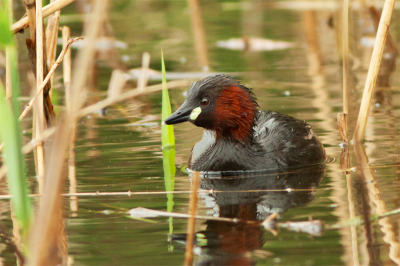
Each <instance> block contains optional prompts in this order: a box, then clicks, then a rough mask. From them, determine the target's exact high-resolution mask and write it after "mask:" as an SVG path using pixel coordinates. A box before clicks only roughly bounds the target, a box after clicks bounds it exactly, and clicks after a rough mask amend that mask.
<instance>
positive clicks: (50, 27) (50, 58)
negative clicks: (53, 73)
mask: <svg viewBox="0 0 400 266" xmlns="http://www.w3.org/2000/svg"><path fill="white" fill-rule="evenodd" d="M53 2H55V0H51V3H53ZM59 18H60V11H56V12H55V13H54V14H51V15H50V16H49V18H48V20H47V21H48V22H47V28H46V51H47V62H46V64H47V69H50V68H51V67H52V66H53V64H54V61H55V60H56V52H57V38H58V21H59ZM50 82H51V87H50V91H49V95H50V98H51V95H52V92H53V77H52V78H51V79H50Z"/></svg>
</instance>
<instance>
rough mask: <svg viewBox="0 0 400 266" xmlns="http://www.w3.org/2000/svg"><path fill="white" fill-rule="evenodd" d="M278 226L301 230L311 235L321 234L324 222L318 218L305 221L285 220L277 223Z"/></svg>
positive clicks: (296, 230) (295, 230)
mask: <svg viewBox="0 0 400 266" xmlns="http://www.w3.org/2000/svg"><path fill="white" fill-rule="evenodd" d="M277 226H278V227H279V228H285V229H288V230H290V231H294V232H303V233H307V234H310V235H313V236H321V235H322V233H323V231H324V224H323V223H322V221H320V220H313V221H305V222H286V223H279V224H277Z"/></svg>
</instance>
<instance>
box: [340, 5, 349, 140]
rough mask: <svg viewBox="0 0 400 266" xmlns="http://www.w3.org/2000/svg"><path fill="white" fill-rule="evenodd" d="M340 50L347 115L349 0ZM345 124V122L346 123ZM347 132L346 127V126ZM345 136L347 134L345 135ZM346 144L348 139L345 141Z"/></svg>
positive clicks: (343, 20) (345, 6)
mask: <svg viewBox="0 0 400 266" xmlns="http://www.w3.org/2000/svg"><path fill="white" fill-rule="evenodd" d="M342 50H343V55H342V56H343V113H345V114H349V84H350V82H349V80H350V77H349V71H350V69H349V0H343V16H342ZM346 122H347V121H346ZM346 130H347V126H346ZM346 134H347V133H346ZM346 143H348V139H347V141H346Z"/></svg>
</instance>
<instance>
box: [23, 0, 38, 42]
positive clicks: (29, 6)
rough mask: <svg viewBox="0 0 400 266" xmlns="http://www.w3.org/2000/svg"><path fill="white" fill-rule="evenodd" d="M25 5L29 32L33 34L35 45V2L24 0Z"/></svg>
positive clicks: (33, 0)
mask: <svg viewBox="0 0 400 266" xmlns="http://www.w3.org/2000/svg"><path fill="white" fill-rule="evenodd" d="M24 5H25V8H26V13H27V15H28V16H27V17H26V19H27V24H29V31H30V34H31V40H32V42H33V43H35V40H36V10H35V0H24Z"/></svg>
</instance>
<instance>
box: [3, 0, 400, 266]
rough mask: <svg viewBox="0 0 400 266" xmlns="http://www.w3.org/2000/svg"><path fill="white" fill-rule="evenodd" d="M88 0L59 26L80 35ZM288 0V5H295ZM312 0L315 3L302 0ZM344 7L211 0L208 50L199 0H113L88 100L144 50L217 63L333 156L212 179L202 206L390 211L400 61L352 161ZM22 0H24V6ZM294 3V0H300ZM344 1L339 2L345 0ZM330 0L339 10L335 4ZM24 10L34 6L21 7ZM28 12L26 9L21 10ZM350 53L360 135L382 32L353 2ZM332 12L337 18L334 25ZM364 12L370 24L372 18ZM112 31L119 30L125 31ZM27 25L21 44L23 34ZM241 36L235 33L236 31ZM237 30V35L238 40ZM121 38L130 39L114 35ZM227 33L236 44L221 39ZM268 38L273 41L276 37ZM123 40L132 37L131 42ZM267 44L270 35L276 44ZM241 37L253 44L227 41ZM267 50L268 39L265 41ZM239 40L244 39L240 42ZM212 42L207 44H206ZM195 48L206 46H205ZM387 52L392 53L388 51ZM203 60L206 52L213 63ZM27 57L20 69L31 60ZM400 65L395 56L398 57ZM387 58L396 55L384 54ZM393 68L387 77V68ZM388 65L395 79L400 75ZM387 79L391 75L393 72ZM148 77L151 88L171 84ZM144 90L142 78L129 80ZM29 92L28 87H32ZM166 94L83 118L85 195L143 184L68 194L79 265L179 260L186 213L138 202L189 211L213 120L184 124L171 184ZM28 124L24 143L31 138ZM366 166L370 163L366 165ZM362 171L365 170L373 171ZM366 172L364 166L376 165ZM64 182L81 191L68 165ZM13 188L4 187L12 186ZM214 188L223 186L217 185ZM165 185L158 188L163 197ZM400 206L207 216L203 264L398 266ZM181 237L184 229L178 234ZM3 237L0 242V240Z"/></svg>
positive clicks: (209, 211) (187, 64) (175, 99)
mask: <svg viewBox="0 0 400 266" xmlns="http://www.w3.org/2000/svg"><path fill="white" fill-rule="evenodd" d="M83 2H84V1H82V2H80V3H77V4H76V5H75V6H71V7H68V8H67V9H65V10H63V11H62V12H61V14H62V15H61V18H60V23H65V24H66V25H68V26H70V27H71V30H72V36H78V35H80V34H81V21H80V19H79V17H78V16H76V15H74V14H76V13H79V12H82V10H85V5H86V4H85V3H83ZM285 3H286V4H285ZM296 3H303V2H296ZM332 3H333V4H329V6H328V4H327V6H326V8H325V7H324V6H322V7H320V8H319V9H318V10H317V9H314V10H313V8H314V6H313V5H312V4H309V5H308V6H307V5H299V6H297V7H293V8H292V7H291V5H290V4H288V2H281V1H278V2H274V1H269V2H267V3H264V2H262V1H248V2H247V1H238V2H236V1H235V2H226V1H200V7H199V11H200V14H201V18H202V20H203V27H202V29H201V30H202V31H203V34H204V38H205V44H206V48H207V49H205V50H204V51H205V52H204V51H203V53H202V52H201V51H200V52H199V50H196V46H195V45H196V41H195V39H194V38H195V37H194V33H193V32H194V31H196V30H198V29H194V28H192V27H191V25H192V21H191V16H190V14H191V13H190V9H189V7H188V2H187V1H150V0H149V1H125V0H124V1H112V2H111V6H110V10H109V14H108V22H107V23H108V24H107V26H105V27H104V28H105V29H104V36H105V39H107V40H112V42H110V43H111V46H113V47H114V46H118V47H117V48H115V49H108V50H107V49H105V50H101V51H99V53H98V57H97V58H98V61H97V63H96V65H95V67H94V68H93V77H91V80H92V82H91V84H90V85H89V87H90V88H89V89H90V93H89V95H90V96H89V97H88V102H91V103H93V102H95V101H98V100H100V99H102V98H104V97H105V96H106V93H105V92H106V90H107V86H108V82H109V79H110V76H111V72H112V70H113V69H114V68H121V69H124V70H129V69H134V68H139V67H140V66H141V56H142V54H143V52H149V53H150V55H151V64H150V67H151V68H152V69H155V70H160V65H161V63H160V62H161V61H160V59H161V57H160V50H161V48H162V49H163V51H164V57H165V62H166V67H167V73H169V74H172V73H175V74H176V76H178V78H179V76H184V77H185V78H187V79H189V80H192V81H195V80H197V79H199V77H201V76H204V77H205V76H207V75H208V74H207V72H204V71H203V70H204V66H203V65H202V62H208V70H209V72H218V73H227V74H232V75H235V76H238V77H239V78H240V79H241V80H242V82H243V83H244V84H246V85H247V86H248V87H251V88H253V89H254V93H255V95H256V96H257V99H258V104H259V105H260V108H261V109H267V110H274V111H279V112H282V113H285V114H288V115H291V116H294V117H296V118H298V119H301V120H306V121H307V122H308V123H310V124H311V125H312V126H313V128H314V131H315V132H316V134H317V135H318V136H319V138H320V139H321V141H322V142H323V143H324V146H325V148H326V152H327V154H328V155H329V156H330V158H334V160H333V159H331V160H330V162H329V163H328V164H326V166H325V167H323V168H318V169H303V170H300V171H295V172H290V173H283V174H271V175H262V176H250V177H238V178H236V179H229V180H223V179H219V178H214V179H208V180H207V179H205V180H202V183H201V187H202V189H207V190H209V191H207V192H202V193H200V196H199V202H198V204H197V206H198V210H197V213H198V214H200V215H207V216H209V217H230V218H240V219H244V220H261V221H262V220H263V219H265V218H266V217H268V215H269V214H271V213H278V214H279V218H278V220H277V221H278V222H287V221H292V222H294V221H308V220H309V219H313V220H320V221H322V222H323V223H325V224H327V225H332V224H335V223H345V222H347V221H348V220H349V219H350V218H352V217H364V216H368V215H375V214H382V213H385V212H387V211H392V210H395V209H398V208H400V156H399V154H400V140H399V137H400V136H399V131H400V75H399V74H400V71H399V63H398V60H397V62H396V61H395V63H394V64H395V65H397V69H394V70H392V69H391V68H390V67H387V68H386V69H385V71H386V72H385V73H383V74H382V75H381V77H382V80H383V81H382V80H381V81H380V82H381V83H380V84H378V88H377V92H376V95H375V98H374V99H373V104H372V108H371V112H370V117H369V120H368V125H367V129H366V137H365V138H366V141H365V144H364V147H365V154H366V156H367V157H366V158H364V159H366V160H367V161H368V163H367V164H363V165H362V164H360V163H359V162H360V160H359V159H357V158H356V156H355V154H354V152H353V146H350V147H349V151H350V158H351V162H350V168H351V169H350V170H349V169H348V170H349V174H348V175H347V176H346V175H345V174H344V172H343V171H341V165H340V157H341V153H342V147H343V145H341V139H340V135H339V132H338V128H337V120H336V116H337V113H339V112H341V111H342V69H341V59H340V49H339V48H338V47H339V45H338V41H340V38H338V32H337V28H336V27H335V23H339V22H337V21H336V18H337V11H335V9H334V7H333V6H332V5H334V4H335V3H336V2H332ZM19 4H20V3H16V5H19ZM293 5H294V3H293ZM338 7H339V6H337V8H338ZM328 8H331V9H328ZM16 10H17V11H18V10H19V11H20V12H21V14H22V12H23V11H22V7H21V6H16ZM17 14H18V13H17ZM399 15H400V14H399V11H398V10H395V12H394V14H393V19H392V23H393V24H392V26H391V35H392V38H393V42H394V43H395V46H396V47H397V50H400V30H399V28H400V24H399V23H400V20H399V17H400V16H399ZM351 17H352V20H351V28H350V32H351V38H350V39H351V45H352V46H351V47H352V49H351V51H352V52H353V54H352V62H353V67H352V72H353V73H354V79H353V80H354V83H352V90H351V93H350V94H351V95H350V99H351V101H350V117H349V123H350V131H351V132H352V130H353V128H354V124H355V117H356V114H357V112H358V107H359V104H360V100H361V95H362V90H363V85H364V82H365V76H366V73H367V68H368V62H369V58H370V54H371V51H372V48H371V46H368V42H367V41H365V40H371V37H372V36H373V34H372V33H369V32H368V31H367V30H364V29H365V27H364V26H363V24H362V23H361V22H363V23H365V21H363V20H362V18H365V16H363V14H362V12H361V11H360V10H359V9H357V10H353V11H352V12H351ZM332 21H333V22H332ZM360 21H361V22H360ZM112 34H113V35H114V37H115V39H113V37H112ZM24 38H25V37H24V35H22V34H19V35H18V40H19V41H20V43H21V45H22V44H23V40H24ZM233 38H236V39H240V38H241V41H240V40H236V41H235V40H230V39H233ZM255 38H258V41H259V42H260V43H263V40H262V39H268V40H273V41H284V42H287V43H289V45H288V44H287V43H278V42H273V43H272V45H270V46H268V47H272V48H270V49H269V50H267V48H265V47H264V46H263V45H261V46H263V47H264V48H262V49H256V48H254V47H253V46H252V44H251V43H252V42H253V40H255ZM228 40H230V42H226V41H228ZM116 41H118V42H116ZM221 41H225V44H226V43H227V45H223V44H224V43H221ZM264 41H265V40H264ZM119 42H120V43H119ZM264 44H265V42H264ZM222 46H229V47H231V46H233V47H239V48H244V49H239V48H238V49H229V47H228V48H226V47H222ZM265 46H266V45H265ZM231 48H232V47H231ZM200 50H201V49H200ZM196 51H197V52H196ZM385 55H386V57H387V58H389V59H390V53H389V52H387V53H386V54H385ZM205 58H206V59H207V60H206V61H204V60H205ZM24 59H26V58H24V56H23V55H21V56H20V61H21V62H22V63H21V64H20V65H21V70H24V69H27V67H29V66H27V65H26V64H24V63H23V62H24V61H23V60H24ZM389 61H390V60H389ZM384 63H385V62H384ZM61 73H62V72H61V70H59V72H56V77H55V81H54V83H55V91H54V95H55V96H54V99H55V100H54V101H55V105H56V108H57V110H59V111H61V110H62V108H61V107H60V105H61V104H62V103H63V96H62V95H64V88H63V86H62V83H61V81H60V79H61ZM385 74H386V75H385ZM389 74H390V75H389ZM384 81H386V83H385V82H384ZM159 82H160V81H159V80H150V81H149V83H150V84H156V83H159ZM135 86H136V80H135V78H134V77H132V80H130V81H129V82H128V85H127V86H126V88H133V87H135ZM23 87H24V88H25V89H26V92H25V96H27V95H28V94H29V93H28V89H27V87H28V85H27V84H24V83H23ZM187 89H188V87H184V88H177V89H173V90H170V99H171V103H172V109H173V110H176V109H177V108H178V107H179V106H180V104H181V103H182V102H183V101H184V99H185V92H186V91H187ZM160 121H161V93H160V92H159V93H152V94H148V95H146V96H141V97H139V98H135V99H131V100H127V101H124V102H121V103H118V104H115V105H113V106H111V107H109V108H107V109H106V110H103V111H101V112H96V113H93V114H91V115H88V116H86V117H83V118H82V119H80V120H79V121H78V127H77V139H76V148H75V152H76V154H75V156H76V163H75V169H76V191H77V192H97V191H98V192H128V191H131V192H138V193H137V194H133V195H130V196H128V195H119V196H116V195H109V196H79V197H78V198H77V199H73V198H72V199H71V198H69V197H65V206H64V207H65V215H64V216H65V220H64V221H65V234H66V237H67V243H68V250H67V252H68V260H67V261H68V265H181V264H182V263H183V259H184V251H185V243H184V241H181V240H182V239H181V238H180V237H179V236H180V235H181V234H185V233H186V227H187V220H186V219H182V218H173V219H170V218H168V217H156V218H147V219H141V218H136V217H130V216H129V213H128V211H129V210H130V209H132V208H136V207H145V208H149V209H154V210H161V211H167V205H168V206H170V207H172V210H173V212H178V213H188V202H189V196H190V193H189V190H190V182H191V181H190V178H189V176H188V174H187V173H186V171H184V168H185V165H186V163H187V159H188V157H189V154H190V150H191V148H192V146H193V145H194V143H196V142H197V141H199V140H200V138H201V135H202V129H200V128H196V127H195V126H194V125H192V124H190V123H183V124H179V125H177V126H175V127H174V130H175V137H176V149H175V152H176V161H175V164H176V169H177V170H176V174H175V185H174V191H175V192H176V193H174V194H169V195H172V196H168V197H167V194H166V193H163V192H165V191H166V185H165V181H164V170H163V158H162V156H163V153H162V149H161V129H160V125H161V123H160ZM30 123H31V122H30V120H27V122H24V124H23V125H24V126H26V127H25V128H24V129H25V133H24V140H25V141H26V142H27V141H29V140H30V138H31V132H30V130H29V128H30ZM26 160H27V164H28V176H29V183H30V187H31V189H32V190H31V192H32V193H37V188H36V184H37V180H36V178H35V175H36V174H35V167H34V162H33V155H28V156H27V159H26ZM367 168H368V169H367ZM362 169H364V170H365V169H367V172H369V173H370V174H369V175H368V176H366V175H365V173H363V171H362ZM364 172H365V171H364ZM65 176H66V182H65V192H66V193H68V192H69V191H70V187H71V185H70V182H69V181H68V178H67V176H68V167H66V170H65ZM6 187H7V186H6V184H5V183H2V184H0V189H1V193H2V194H7V193H8V192H7V189H6ZM212 190H216V191H219V192H213V191H212ZM154 192H160V193H154ZM0 204H1V206H2V207H1V220H0V224H1V230H2V232H4V233H6V234H8V235H12V228H13V223H12V220H11V218H10V216H11V212H10V205H9V200H1V201H0ZM399 218H400V215H399V214H397V215H392V216H389V217H388V218H384V219H381V220H379V221H373V222H371V223H370V224H367V225H355V226H353V227H351V226H349V225H344V226H340V227H339V228H337V229H334V230H325V231H324V232H322V234H321V235H320V236H316V235H310V234H307V233H301V232H292V231H289V230H285V229H279V230H278V231H277V234H276V235H274V234H273V233H271V232H270V231H268V230H265V229H263V228H262V227H261V226H254V225H253V226H250V225H248V224H242V223H229V222H218V221H213V220H212V219H211V218H210V219H208V220H206V219H199V220H197V221H196V227H195V231H196V232H197V233H198V238H199V239H198V241H197V242H196V243H195V249H194V253H195V258H194V263H195V264H196V265H275V264H276V265H396V264H397V265H399V264H400V254H399V251H400V249H399V246H400V245H399V242H400V233H399V232H400V220H399ZM171 234H173V235H174V237H171ZM0 239H1V238H0ZM0 261H1V262H2V264H3V265H14V264H15V261H16V260H15V256H14V254H13V252H12V250H11V249H10V247H9V246H8V245H7V243H6V242H5V241H3V240H1V242H0Z"/></svg>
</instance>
